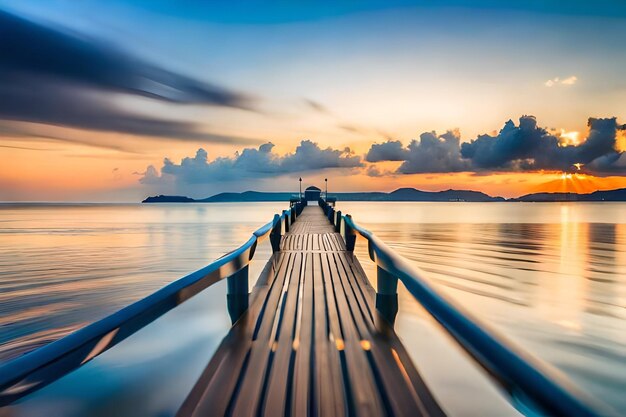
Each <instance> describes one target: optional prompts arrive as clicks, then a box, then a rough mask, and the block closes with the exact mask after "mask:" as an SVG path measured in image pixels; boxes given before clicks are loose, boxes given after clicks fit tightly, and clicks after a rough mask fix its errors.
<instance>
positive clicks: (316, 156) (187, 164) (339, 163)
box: [139, 140, 363, 184]
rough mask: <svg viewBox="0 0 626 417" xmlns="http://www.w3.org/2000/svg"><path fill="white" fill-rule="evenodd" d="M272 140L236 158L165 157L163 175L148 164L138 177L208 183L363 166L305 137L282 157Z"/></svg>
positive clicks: (347, 151)
mask: <svg viewBox="0 0 626 417" xmlns="http://www.w3.org/2000/svg"><path fill="white" fill-rule="evenodd" d="M273 148H274V145H273V144H272V143H265V144H263V145H261V146H259V147H258V148H246V149H244V150H242V151H241V152H237V153H236V154H235V155H234V156H233V157H221V158H216V159H214V160H212V161H209V158H208V153H207V151H206V150H204V149H202V148H201V149H198V151H197V152H196V155H195V156H193V157H186V158H183V159H182V160H181V162H180V163H179V164H177V163H175V162H172V161H171V160H170V159H168V158H165V160H164V161H163V166H162V167H161V175H159V174H158V172H157V170H156V168H155V167H154V166H149V167H148V168H147V169H146V171H145V172H144V173H142V177H141V179H140V180H139V181H140V182H141V183H143V184H155V183H158V182H159V181H167V180H168V179H174V181H176V182H179V183H185V184H206V183H211V182H214V181H228V180H236V179H241V178H259V177H275V176H280V175H284V174H289V173H293V172H304V171H313V170H321V169H328V168H343V169H351V168H357V167H361V166H362V165H363V164H362V162H361V158H360V157H359V156H357V155H354V154H353V152H352V151H351V150H350V149H349V148H345V149H343V150H337V149H332V148H325V149H322V148H320V147H319V145H318V144H317V143H315V142H312V141H310V140H303V141H301V142H300V145H298V147H296V150H295V152H293V153H288V154H286V155H283V156H280V155H278V154H276V153H275V152H274V151H273Z"/></svg>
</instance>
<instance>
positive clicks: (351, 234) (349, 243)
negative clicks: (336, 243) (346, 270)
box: [344, 214, 356, 252]
mask: <svg viewBox="0 0 626 417" xmlns="http://www.w3.org/2000/svg"><path fill="white" fill-rule="evenodd" d="M346 217H347V218H349V219H350V220H352V216H350V215H349V214H346ZM344 229H345V236H344V240H345V241H346V249H347V250H348V251H349V252H354V244H355V243H356V232H355V231H354V229H352V227H350V225H349V224H348V222H346V225H345V227H344Z"/></svg>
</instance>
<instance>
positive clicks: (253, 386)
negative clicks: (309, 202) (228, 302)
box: [178, 206, 444, 417]
mask: <svg viewBox="0 0 626 417" xmlns="http://www.w3.org/2000/svg"><path fill="white" fill-rule="evenodd" d="M178 415H179V416H209V415H232V416H260V415H263V416H271V417H276V416H284V415H294V416H336V417H340V416H344V415H347V416H383V415H398V416H402V415H406V416H426V415H429V416H441V415H444V413H443V412H442V411H441V409H440V408H439V406H438V404H437V403H436V401H435V400H434V398H433V396H432V395H431V393H430V391H429V390H428V388H427V387H426V385H425V384H424V382H423V381H422V379H421V377H420V375H419V373H418V371H417V370H416V368H415V366H414V365H413V364H412V362H411V360H410V359H409V356H408V354H407V352H406V350H405V349H404V347H403V346H402V343H401V342H400V340H399V339H398V337H397V336H396V335H395V333H394V331H393V328H392V326H391V325H390V324H389V323H388V322H387V321H385V319H383V317H382V316H381V315H380V313H379V311H378V310H377V309H376V307H375V291H374V289H373V288H372V286H371V285H370V284H369V282H368V280H367V277H366V276H365V274H364V272H363V270H362V268H361V266H360V264H359V262H358V261H357V259H356V258H355V257H354V255H353V254H352V253H351V252H349V251H347V250H346V246H345V243H344V240H343V238H342V237H341V235H340V234H339V233H336V232H335V230H334V227H333V226H332V225H331V224H330V222H329V221H328V219H327V217H326V216H325V215H324V213H323V211H322V209H321V208H320V207H317V206H315V207H312V206H309V207H305V208H304V210H303V212H302V214H301V215H300V216H298V219H297V220H296V221H295V222H294V223H293V224H292V225H291V230H290V231H289V232H288V233H286V234H285V235H284V236H283V237H282V239H281V242H280V251H279V252H276V253H275V254H274V255H273V256H272V259H271V260H270V261H269V262H268V265H267V266H266V268H265V270H264V271H263V273H262V274H261V277H260V279H259V281H258V283H257V285H256V286H255V288H254V289H253V291H252V294H251V298H250V305H249V308H248V310H247V311H246V312H245V313H244V314H243V315H242V316H241V318H240V319H239V320H238V321H237V322H236V323H235V325H234V326H233V327H232V329H231V330H230V332H229V334H228V335H227V336H226V337H225V338H224V340H223V341H222V344H221V345H220V347H219V348H218V350H217V352H216V353H215V355H214V356H213V357H212V358H211V359H210V361H209V363H208V365H207V367H206V368H205V370H204V371H203V373H202V375H201V376H200V378H199V380H198V381H197V383H196V385H195V386H194V388H193V390H192V391H191V393H190V394H189V396H188V397H187V398H186V400H185V402H184V404H183V405H182V407H181V409H180V410H179V412H178Z"/></svg>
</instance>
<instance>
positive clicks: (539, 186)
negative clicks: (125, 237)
mask: <svg viewBox="0 0 626 417" xmlns="http://www.w3.org/2000/svg"><path fill="white" fill-rule="evenodd" d="M182 3H183V2H178V1H173V0H145V1H129V0H126V1H124V0H107V1H95V0H82V1H70V0H40V1H38V0H20V1H5V0H0V138H1V141H0V158H1V161H0V201H20V200H24V201H138V200H141V199H143V198H145V197H146V196H148V195H154V194H180V195H188V196H192V197H206V196H208V195H211V194H214V193H217V192H221V191H243V190H249V189H254V190H262V191H269V190H280V191H292V190H297V187H298V181H297V179H298V177H302V178H303V179H304V182H305V184H306V185H309V184H317V185H320V186H321V185H322V184H323V179H324V178H325V177H327V178H329V186H330V190H331V191H362V190H380V191H391V190H394V189H396V188H399V187H415V188H419V189H423V190H442V189H449V188H457V189H473V190H480V191H484V192H486V193H489V194H492V195H501V196H505V197H512V196H518V195H522V194H525V193H529V192H537V191H579V192H583V191H584V192H587V191H593V190H596V189H611V188H621V187H626V153H624V152H625V151H626V47H624V45H626V2H623V1H608V0H597V1H594V2H588V1H576V0H572V1H569V2H563V1H542V2H535V1H521V0H520V1H496V0H474V1H462V0H456V1H455V0H450V1H413V2H409V1H394V0H392V1H374V0H366V1H362V2H354V1H346V2H341V1H329V2H326V1H277V2H260V1H242V2H223V4H222V3H220V4H213V3H214V2H202V1H188V2H184V4H185V5H184V6H183V5H181V4H182Z"/></svg>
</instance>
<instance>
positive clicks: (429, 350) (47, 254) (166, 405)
mask: <svg viewBox="0 0 626 417" xmlns="http://www.w3.org/2000/svg"><path fill="white" fill-rule="evenodd" d="M283 208H285V205H284V204H281V203H254V204H167V205H140V204H132V205H107V204H86V205H38V204H37V205H14V204H5V205H0V362H2V361H7V360H9V359H11V358H13V357H16V356H18V355H21V354H23V353H25V352H28V351H30V350H33V349H35V348H36V347H38V346H41V345H43V344H46V343H49V342H50V341H52V340H55V339H57V338H59V337H62V336H63V335H66V334H68V333H70V332H72V331H74V330H76V329H77V328H80V327H81V326H83V325H85V324H88V323H90V322H93V321H94V320H97V319H99V318H102V317H105V316H106V315H108V314H110V313H112V312H114V311H116V310H118V309H119V308H121V307H123V306H125V305H127V304H129V303H131V302H133V301H135V300H138V299H140V298H142V297H143V296H145V295H148V294H150V293H151V292H153V291H154V290H156V289H158V288H160V287H162V286H163V285H165V284H167V283H169V282H171V281H173V280H175V279H177V278H179V277H181V276H183V275H185V274H186V273H189V272H192V271H194V270H196V269H198V268H200V267H202V266H204V265H206V264H207V263H209V262H210V261H211V260H213V259H215V258H217V257H219V256H221V255H222V254H224V253H225V252H228V251H230V250H232V249H233V248H235V247H236V246H238V245H239V244H241V243H243V242H244V241H245V240H246V239H247V238H248V237H249V236H250V234H251V232H252V231H253V230H254V229H256V228H257V227H259V226H261V225H262V224H264V223H266V222H267V221H269V220H270V219H271V217H272V215H273V214H274V213H276V212H279V211H280V210H282V209H283ZM337 208H338V209H341V210H342V211H343V212H344V213H350V214H352V215H353V218H354V220H356V221H357V222H358V223H360V224H362V225H363V226H365V227H366V228H368V229H370V230H371V231H373V232H375V233H376V234H377V235H378V236H379V237H381V238H382V239H383V240H384V241H385V242H387V243H388V244H389V245H390V246H391V247H392V248H394V249H395V250H397V251H398V252H399V253H401V254H402V255H404V256H405V257H407V258H408V259H410V260H411V261H412V262H415V264H416V265H417V266H419V267H420V268H421V269H422V270H423V271H425V273H427V274H428V275H429V276H430V277H431V278H432V279H433V280H434V281H435V282H436V283H437V284H438V285H439V287H440V288H441V290H442V291H444V292H446V293H448V294H449V295H450V296H451V297H453V298H454V299H455V300H456V301H458V302H459V303H460V304H461V305H463V306H464V307H465V308H466V309H467V310H469V311H471V312H472V313H473V314H474V315H475V316H477V317H478V318H480V319H482V320H483V321H484V322H486V323H488V324H489V325H490V326H491V327H492V328H494V329H495V330H496V331H498V332H499V333H501V334H503V335H504V336H505V337H507V338H509V339H510V340H512V341H513V342H514V343H515V344H517V345H519V346H521V347H522V348H524V349H526V350H527V351H529V352H531V353H532V354H533V355H535V356H536V357H538V358H540V359H541V360H542V361H544V362H546V363H548V364H549V365H550V366H553V367H554V368H556V369H558V370H559V371H560V372H562V373H563V374H564V375H566V377H567V378H569V379H570V380H572V382H574V383H575V384H576V385H578V386H579V387H580V388H582V389H583V390H584V391H586V392H588V393H589V394H591V395H592V396H594V397H596V398H598V399H600V400H602V401H603V402H606V403H608V404H610V405H611V406H613V407H614V408H616V409H618V410H621V411H623V412H626V398H624V396H623V392H624V389H625V387H626V204H621V203H564V204H559V203H546V204H540V203H364V202H350V203H339V204H338V207H337ZM356 253H357V256H358V257H359V259H360V260H361V261H362V263H363V265H364V268H365V269H366V271H367V272H368V274H369V276H370V279H371V280H372V283H373V285H375V272H374V270H375V269H374V266H373V265H372V264H371V263H370V262H368V261H367V248H366V246H365V245H364V244H363V242H359V243H358V244H357V249H356ZM269 254H270V249H269V245H267V242H266V243H264V244H263V245H261V247H260V248H259V249H258V251H257V255H256V257H255V261H254V262H253V264H252V267H251V277H256V276H257V274H258V272H259V271H260V269H261V268H262V267H263V264H264V261H265V260H266V259H267V258H268V257H269ZM224 287H225V286H224V285H223V283H220V284H218V285H215V286H213V287H211V288H209V289H208V290H206V291H205V292H204V293H202V294H201V295H199V296H197V297H195V298H193V299H192V300H191V301H189V302H188V303H186V304H184V305H183V306H181V307H180V308H177V309H176V310H174V311H172V312H170V313H168V314H166V315H165V316H164V317H162V319H160V320H158V321H157V322H155V323H153V324H151V325H149V326H147V327H146V328H145V329H143V330H142V331H140V332H139V333H137V334H136V335H134V336H132V337H131V338H129V339H128V340H127V341H125V342H124V343H122V344H121V345H118V346H116V347H115V348H113V349H111V350H110V351H108V352H106V353H105V354H103V355H101V356H100V357H99V358H97V359H96V360H94V361H92V362H90V363H89V364H87V365H86V366H84V367H83V368H81V369H80V370H79V371H77V372H74V373H72V374H70V375H68V376H66V377H64V378H62V379H60V380H59V381H57V382H55V383H54V384H52V385H50V386H48V387H46V388H44V389H43V390H41V391H39V392H37V393H35V394H33V395H30V396H28V397H26V398H25V399H24V400H22V401H21V402H20V403H19V404H17V405H16V406H15V407H12V408H11V409H10V410H9V411H7V412H9V413H12V414H7V415H12V416H31V415H33V416H36V415H41V414H42V413H43V412H46V413H47V414H49V415H77V416H78V415H87V414H88V415H94V416H97V415H102V416H106V415H158V416H161V415H163V416H165V415H172V414H173V413H174V412H175V410H176V409H177V407H178V406H179V405H180V402H182V400H183V399H184V396H185V394H186V393H187V392H188V391H189V389H190V388H191V386H192V385H193V383H194V382H195V379H196V378H197V377H198V375H199V372H201V370H202V368H203V367H204V366H205V365H206V363H207V362H208V360H209V358H210V356H211V354H212V352H213V351H214V350H215V348H216V347H217V344H218V343H219V342H220V340H221V338H222V337H223V336H224V335H225V333H226V332H227V331H228V328H229V325H230V321H229V318H228V315H227V313H226V307H225V306H226V297H225V288H224ZM396 330H397V332H398V333H399V335H400V337H401V338H402V339H403V340H404V342H405V345H407V347H408V348H409V351H410V352H411V354H412V356H413V357H414V359H415V361H416V363H417V365H418V368H419V369H420V371H421V372H422V373H423V374H424V376H425V377H426V379H427V381H428V382H429V383H430V384H432V388H433V390H434V391H435V394H436V395H437V396H438V398H440V400H441V402H442V403H443V404H444V406H445V408H446V410H447V411H448V412H449V413H450V414H452V415H489V414H491V415H505V414H511V415H514V414H515V411H514V410H512V409H510V407H507V403H506V401H504V400H503V399H502V398H503V397H502V395H501V393H500V392H498V391H497V389H496V388H495V387H494V386H493V385H492V384H490V382H489V380H488V379H487V378H485V377H484V375H483V374H482V371H480V369H478V368H476V367H475V366H473V365H472V363H471V361H469V360H468V359H467V357H466V356H465V355H464V353H463V352H461V350H460V349H458V348H457V347H456V345H455V343H454V342H453V341H451V339H450V338H449V337H447V336H446V334H445V332H443V331H442V330H441V329H440V328H438V326H437V324H436V323H434V321H433V320H431V319H429V316H428V314H427V313H426V312H425V311H424V310H423V309H421V307H420V306H419V305H418V304H417V303H416V302H415V301H414V300H413V299H412V298H411V296H410V295H409V294H407V293H406V291H404V290H403V289H402V288H400V313H399V315H398V319H397V321H396ZM172 381H175V383H172ZM137 398H141V399H142V401H137ZM477 398H481V399H482V401H476V399H477ZM44 410H45V411H44ZM51 413H52V414H51ZM0 415H3V414H2V411H0Z"/></svg>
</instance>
